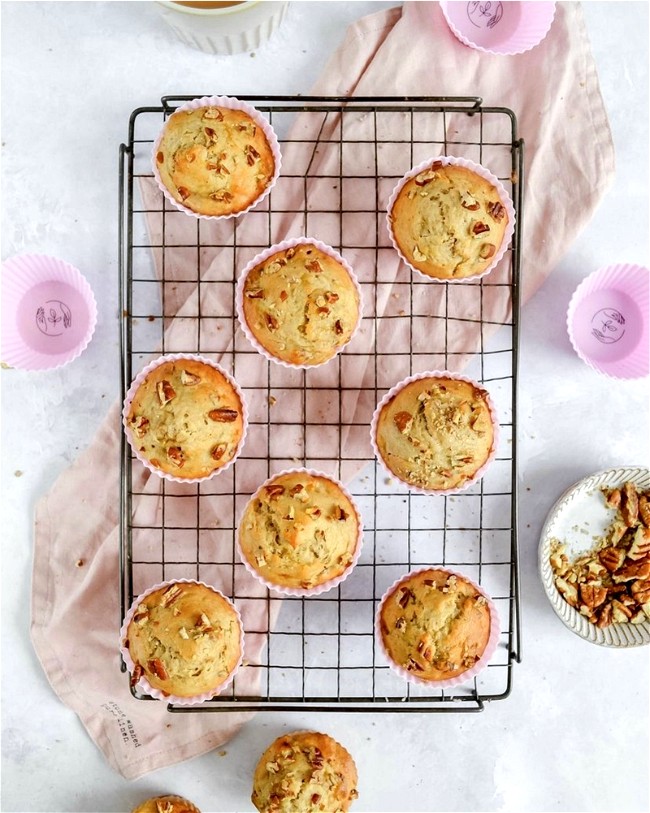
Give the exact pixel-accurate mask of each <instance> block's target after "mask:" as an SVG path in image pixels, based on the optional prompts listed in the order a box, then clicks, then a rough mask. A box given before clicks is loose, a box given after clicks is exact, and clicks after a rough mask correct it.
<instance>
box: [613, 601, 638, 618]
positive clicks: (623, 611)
mask: <svg viewBox="0 0 650 813" xmlns="http://www.w3.org/2000/svg"><path fill="white" fill-rule="evenodd" d="M633 615H634V613H633V612H632V610H630V608H629V607H626V606H625V604H623V603H622V602H620V601H618V599H614V600H613V601H612V621H613V622H614V623H615V624H627V622H628V621H629V620H630V618H632V616H633Z"/></svg>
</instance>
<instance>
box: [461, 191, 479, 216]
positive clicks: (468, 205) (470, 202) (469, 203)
mask: <svg viewBox="0 0 650 813" xmlns="http://www.w3.org/2000/svg"><path fill="white" fill-rule="evenodd" d="M460 205H461V206H462V207H463V209H468V210H469V211H470V212H476V211H478V210H479V209H480V208H481V204H480V203H479V202H478V201H477V200H476V198H473V197H472V196H471V195H470V194H469V192H464V193H463V192H461V193H460Z"/></svg>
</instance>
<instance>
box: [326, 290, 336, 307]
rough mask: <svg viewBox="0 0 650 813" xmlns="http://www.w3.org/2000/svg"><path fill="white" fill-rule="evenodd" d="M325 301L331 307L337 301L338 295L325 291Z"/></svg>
mask: <svg viewBox="0 0 650 813" xmlns="http://www.w3.org/2000/svg"><path fill="white" fill-rule="evenodd" d="M325 299H326V300H327V302H329V304H330V305H333V304H334V303H335V302H338V301H339V295H338V294H335V293H334V291H327V293H326V294H325Z"/></svg>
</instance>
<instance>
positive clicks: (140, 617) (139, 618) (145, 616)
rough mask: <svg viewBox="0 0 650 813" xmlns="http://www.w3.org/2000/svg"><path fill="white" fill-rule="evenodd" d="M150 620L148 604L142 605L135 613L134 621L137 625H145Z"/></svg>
mask: <svg viewBox="0 0 650 813" xmlns="http://www.w3.org/2000/svg"><path fill="white" fill-rule="evenodd" d="M148 620H149V608H148V607H147V605H146V604H141V605H140V606H139V607H138V609H137V610H136V611H135V612H134V613H133V621H134V622H135V623H136V624H144V623H145V622H146V621H148Z"/></svg>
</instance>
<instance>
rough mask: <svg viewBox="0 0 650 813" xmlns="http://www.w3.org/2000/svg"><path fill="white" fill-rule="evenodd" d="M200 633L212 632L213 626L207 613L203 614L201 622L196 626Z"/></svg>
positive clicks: (200, 618)
mask: <svg viewBox="0 0 650 813" xmlns="http://www.w3.org/2000/svg"><path fill="white" fill-rule="evenodd" d="M194 626H195V627H196V629H197V630H198V631H199V632H212V631H213V626H212V624H211V622H210V619H209V618H208V616H207V615H206V614H205V613H201V615H200V616H199V620H198V621H197V622H196V624H195V625H194Z"/></svg>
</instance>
